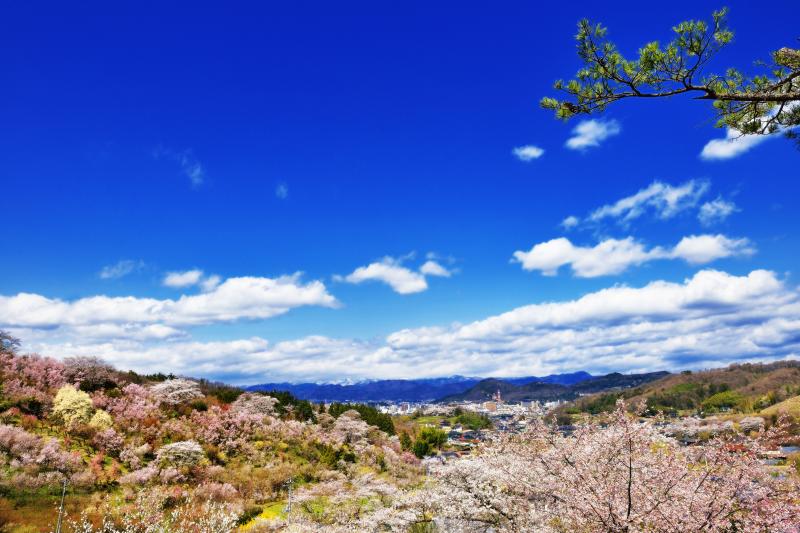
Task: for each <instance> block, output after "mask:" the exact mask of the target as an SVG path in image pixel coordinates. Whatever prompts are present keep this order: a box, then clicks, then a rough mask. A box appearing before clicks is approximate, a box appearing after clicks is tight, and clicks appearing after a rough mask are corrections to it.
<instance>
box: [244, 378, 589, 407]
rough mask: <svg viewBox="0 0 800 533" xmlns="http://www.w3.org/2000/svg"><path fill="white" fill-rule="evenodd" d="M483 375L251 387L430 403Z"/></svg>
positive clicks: (313, 396) (330, 397) (564, 381)
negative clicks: (342, 383) (344, 383)
mask: <svg viewBox="0 0 800 533" xmlns="http://www.w3.org/2000/svg"><path fill="white" fill-rule="evenodd" d="M591 378H592V375H591V374H589V373H588V372H572V373H568V374H551V375H549V376H543V377H537V376H526V377H517V378H508V379H503V381H504V382H507V383H511V384H514V385H526V384H528V383H532V382H543V383H555V384H561V385H572V384H575V383H580V382H582V381H585V380H587V379H591ZM481 381H485V380H482V378H475V377H463V376H452V377H446V378H433V379H407V380H403V379H387V380H376V381H364V382H361V383H353V384H348V385H341V384H333V383H262V384H259V385H252V386H250V387H247V390H250V391H273V390H281V391H287V392H291V393H292V394H293V395H295V396H296V397H298V398H302V399H304V400H309V401H312V402H426V401H433V400H436V399H437V398H442V397H444V396H450V395H456V394H460V393H463V392H466V391H468V390H469V389H471V388H472V387H474V386H476V385H477V384H478V383H480V382H481Z"/></svg>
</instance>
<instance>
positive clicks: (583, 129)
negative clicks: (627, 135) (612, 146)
mask: <svg viewBox="0 0 800 533" xmlns="http://www.w3.org/2000/svg"><path fill="white" fill-rule="evenodd" d="M620 131H622V128H621V127H620V125H619V122H617V121H616V120H609V121H600V120H583V121H581V122H580V123H579V124H578V125H577V126H576V127H575V129H574V130H572V134H573V135H572V137H570V138H569V139H567V143H566V146H567V148H570V149H572V150H585V149H586V148H590V147H593V146H600V143H601V142H603V141H605V140H606V139H608V138H609V137H612V136H614V135H617V134H619V132H620Z"/></svg>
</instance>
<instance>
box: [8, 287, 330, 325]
mask: <svg viewBox="0 0 800 533" xmlns="http://www.w3.org/2000/svg"><path fill="white" fill-rule="evenodd" d="M302 306H322V307H336V306H338V302H337V300H336V299H335V298H334V297H333V296H331V295H330V294H329V293H328V291H327V289H326V288H325V285H324V284H323V283H322V282H320V281H311V282H308V283H303V282H302V281H301V280H300V274H294V275H291V276H281V277H278V278H259V277H238V278H228V279H226V280H225V281H224V282H222V283H220V284H219V285H216V286H215V287H214V288H213V289H212V290H210V291H209V292H205V293H201V294H196V295H183V296H181V297H180V298H178V299H176V300H173V299H164V300H160V299H156V298H139V297H135V296H127V297H110V296H90V297H86V298H80V299H78V300H73V301H65V300H61V299H57V298H48V297H46V296H42V295H39V294H31V293H19V294H17V295H15V296H0V327H9V328H28V329H53V330H58V329H61V328H63V330H69V331H66V332H67V333H69V332H70V331H73V332H74V328H81V327H89V326H92V327H94V326H108V325H114V326H121V327H122V328H125V329H119V330H118V332H119V333H118V334H119V335H122V333H124V331H128V332H129V333H131V335H126V336H135V335H133V334H134V333H135V334H137V335H138V334H141V332H142V331H145V332H146V331H148V330H147V328H148V327H150V326H153V325H158V326H166V327H170V328H183V327H190V326H196V325H201V324H213V323H221V322H232V321H237V320H246V319H266V318H270V317H273V316H277V315H281V314H283V313H286V312H288V311H289V310H291V309H294V308H296V307H302ZM149 331H151V332H153V331H155V330H152V329H151V330H149ZM63 332H64V331H62V332H60V333H63ZM161 332H162V333H163V332H166V330H161Z"/></svg>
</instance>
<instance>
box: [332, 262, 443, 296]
mask: <svg viewBox="0 0 800 533" xmlns="http://www.w3.org/2000/svg"><path fill="white" fill-rule="evenodd" d="M334 279H336V280H337V281H346V282H347V283H354V284H359V283H364V282H365V281H380V282H383V283H386V284H387V285H389V286H390V287H391V288H392V289H393V290H394V292H396V293H398V294H413V293H417V292H422V291H425V290H427V289H428V283H427V282H426V281H425V276H424V275H423V274H421V273H419V272H415V271H413V270H411V269H410V268H407V267H405V266H403V264H402V262H401V261H399V260H397V259H394V258H392V257H384V258H383V259H382V260H380V261H376V262H375V263H370V264H369V265H366V266H362V267H358V268H357V269H355V270H354V271H353V272H351V273H350V274H348V275H347V276H335V277H334Z"/></svg>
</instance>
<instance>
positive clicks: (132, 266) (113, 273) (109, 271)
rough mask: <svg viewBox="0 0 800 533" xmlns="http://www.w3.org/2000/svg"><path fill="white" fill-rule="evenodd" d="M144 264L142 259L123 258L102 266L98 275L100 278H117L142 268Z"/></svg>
mask: <svg viewBox="0 0 800 533" xmlns="http://www.w3.org/2000/svg"><path fill="white" fill-rule="evenodd" d="M144 266H145V265H144V261H141V260H139V261H134V260H132V259H123V260H121V261H117V262H116V263H114V264H113V265H106V266H104V267H103V268H102V269H101V270H100V273H99V274H98V275H99V276H100V278H101V279H119V278H124V277H125V276H127V275H128V274H132V273H133V272H136V271H138V270H141V269H143V268H144Z"/></svg>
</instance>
